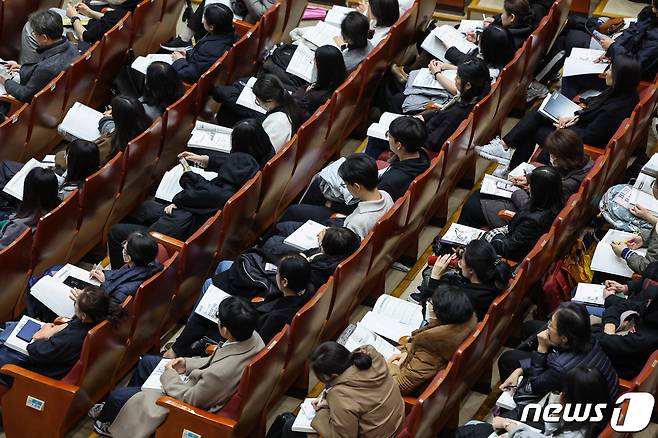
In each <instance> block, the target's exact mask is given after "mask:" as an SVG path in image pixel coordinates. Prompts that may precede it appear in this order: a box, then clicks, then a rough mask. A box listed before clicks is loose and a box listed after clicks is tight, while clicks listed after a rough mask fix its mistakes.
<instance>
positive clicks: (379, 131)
mask: <svg viewBox="0 0 658 438" xmlns="http://www.w3.org/2000/svg"><path fill="white" fill-rule="evenodd" d="M398 117H404V114H395V113H388V112H386V113H384V114H382V115H381V116H380V117H379V122H377V123H373V124H371V125H370V126H369V127H368V132H367V134H368V137H374V138H378V139H380V140H387V138H386V133H387V132H388V128H389V127H390V126H391V122H392V121H393V120H395V119H397V118H398Z"/></svg>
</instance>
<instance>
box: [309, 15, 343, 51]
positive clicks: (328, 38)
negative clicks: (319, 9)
mask: <svg viewBox="0 0 658 438" xmlns="http://www.w3.org/2000/svg"><path fill="white" fill-rule="evenodd" d="M337 36H340V27H339V26H333V25H331V24H329V23H325V22H324V21H319V22H318V23H316V24H315V26H313V27H312V28H310V29H309V30H308V31H306V32H305V33H304V39H305V40H306V41H308V42H309V43H311V44H313V45H314V46H316V47H321V46H335V47H338V44H336V41H334V38H335V37H337Z"/></svg>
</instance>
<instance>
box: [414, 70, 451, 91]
mask: <svg viewBox="0 0 658 438" xmlns="http://www.w3.org/2000/svg"><path fill="white" fill-rule="evenodd" d="M441 74H443V76H445V77H446V78H448V79H450V80H451V81H452V82H453V83H454V82H455V78H456V77H457V70H443V71H442V72H441ZM411 85H413V86H414V87H420V88H433V89H436V90H445V87H444V86H443V85H441V83H440V82H439V81H437V80H436V79H435V77H434V75H433V74H432V73H430V69H429V68H421V69H420V71H419V72H418V74H417V75H416V78H415V79H414V82H413V84H411Z"/></svg>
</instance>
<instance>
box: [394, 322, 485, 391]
mask: <svg viewBox="0 0 658 438" xmlns="http://www.w3.org/2000/svg"><path fill="white" fill-rule="evenodd" d="M476 325H477V318H476V317H475V314H473V315H471V318H470V319H469V320H468V321H466V322H464V323H461V324H437V323H434V324H430V325H428V326H426V327H423V328H421V329H418V330H415V331H414V332H413V333H411V337H410V338H407V337H406V336H405V337H403V338H401V339H400V345H401V348H400V351H402V352H403V353H404V352H406V353H407V356H406V358H405V359H404V361H403V362H402V363H400V364H399V365H395V364H392V363H389V364H388V369H389V371H390V372H391V375H392V376H393V378H394V379H395V381H396V382H397V383H398V385H400V392H401V393H402V394H403V395H408V394H412V393H414V392H415V391H416V390H417V389H419V388H420V387H421V386H423V385H424V384H425V383H426V382H428V381H429V380H430V379H432V378H433V377H434V376H435V375H436V373H437V372H438V371H440V370H442V369H443V368H445V367H446V365H447V364H448V362H450V358H451V357H452V355H453V353H454V352H455V351H457V348H459V345H460V344H461V343H462V342H464V339H466V337H467V336H468V335H469V334H470V333H471V332H472V331H473V328H475V326H476Z"/></svg>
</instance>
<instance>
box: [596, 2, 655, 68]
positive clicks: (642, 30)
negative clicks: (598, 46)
mask: <svg viewBox="0 0 658 438" xmlns="http://www.w3.org/2000/svg"><path fill="white" fill-rule="evenodd" d="M618 55H627V56H630V57H635V58H637V59H638V61H640V65H641V66H642V79H643V80H645V81H653V79H654V76H655V75H656V73H657V72H658V17H656V15H655V14H654V13H653V11H652V10H651V6H647V7H645V8H644V9H642V11H640V13H639V14H638V15H637V22H635V23H631V25H630V26H629V27H628V29H625V30H624V31H623V32H622V34H621V35H620V36H619V37H617V38H616V39H615V42H614V43H612V44H611V45H610V47H608V50H607V52H606V56H608V57H609V58H611V59H612V60H613V62H614V59H615V57H616V56H618Z"/></svg>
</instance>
